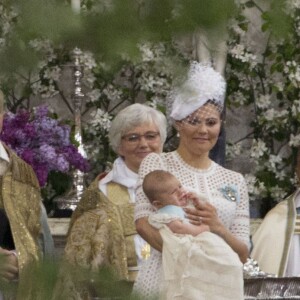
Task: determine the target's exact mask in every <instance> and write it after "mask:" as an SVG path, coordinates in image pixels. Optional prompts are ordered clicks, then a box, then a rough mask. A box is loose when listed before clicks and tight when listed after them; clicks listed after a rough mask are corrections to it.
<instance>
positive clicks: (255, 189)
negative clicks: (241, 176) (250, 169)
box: [245, 173, 267, 201]
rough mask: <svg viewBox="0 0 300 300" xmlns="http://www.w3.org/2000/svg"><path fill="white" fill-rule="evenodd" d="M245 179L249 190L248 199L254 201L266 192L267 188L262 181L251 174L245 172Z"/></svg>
mask: <svg viewBox="0 0 300 300" xmlns="http://www.w3.org/2000/svg"><path fill="white" fill-rule="evenodd" d="M245 180H246V183H247V187H248V192H249V200H250V201H255V200H257V199H260V198H262V197H264V196H265V195H266V194H267V188H266V186H265V184H264V183H263V182H260V181H259V180H258V179H257V178H256V177H255V176H254V175H253V174H250V173H249V174H246V175H245Z"/></svg>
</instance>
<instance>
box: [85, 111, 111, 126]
mask: <svg viewBox="0 0 300 300" xmlns="http://www.w3.org/2000/svg"><path fill="white" fill-rule="evenodd" d="M111 120H112V116H110V115H109V114H108V113H107V112H104V111H103V110H102V109H100V108H98V109H97V111H96V113H95V114H93V115H92V120H91V121H90V124H91V125H93V126H95V127H100V128H101V129H103V130H106V131H108V130H109V128H110V124H111Z"/></svg>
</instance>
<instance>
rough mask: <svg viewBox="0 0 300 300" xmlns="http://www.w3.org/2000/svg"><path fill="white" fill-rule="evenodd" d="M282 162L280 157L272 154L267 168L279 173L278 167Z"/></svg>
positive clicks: (267, 162)
mask: <svg viewBox="0 0 300 300" xmlns="http://www.w3.org/2000/svg"><path fill="white" fill-rule="evenodd" d="M281 162H282V157H281V156H280V155H274V154H270V155H269V159H268V161H266V165H267V168H268V169H269V170H270V171H273V172H274V173H277V170H278V165H279V164H280V163H281Z"/></svg>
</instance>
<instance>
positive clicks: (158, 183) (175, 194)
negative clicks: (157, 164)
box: [143, 170, 187, 209]
mask: <svg viewBox="0 0 300 300" xmlns="http://www.w3.org/2000/svg"><path fill="white" fill-rule="evenodd" d="M143 190H144V193H145V195H146V196H147V198H148V199H149V201H150V202H151V204H152V205H153V206H155V207H156V208H158V209H159V208H162V207H164V206H166V205H177V206H185V205H186V204H187V199H186V191H185V190H184V189H183V188H182V185H181V183H180V182H179V180H178V179H177V178H176V177H175V176H174V175H172V174H171V173H170V172H167V171H164V170H155V171H152V172H150V173H148V174H147V175H146V176H145V178H144V181H143Z"/></svg>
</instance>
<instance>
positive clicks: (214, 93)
mask: <svg viewBox="0 0 300 300" xmlns="http://www.w3.org/2000/svg"><path fill="white" fill-rule="evenodd" d="M225 91H226V82H225V80H224V78H223V76H222V75H221V74H220V73H218V72H217V71H215V70H214V69H213V68H212V67H211V65H209V64H203V63H199V62H196V61H193V62H192V63H191V66H190V69H189V71H188V75H187V79H186V81H185V82H184V83H183V84H182V85H181V86H180V87H179V88H177V89H174V90H173V91H172V92H171V94H170V97H171V98H172V100H173V104H172V109H171V114H170V117H171V118H172V119H173V120H176V121H179V120H182V119H184V118H186V117H187V116H189V115H190V114H192V113H193V112H194V111H196V110H197V109H199V108H200V107H201V106H203V105H204V104H206V103H207V102H208V101H210V102H212V103H214V104H215V105H216V106H217V107H218V109H219V111H220V112H221V111H222V109H223V106H224V99H225Z"/></svg>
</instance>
